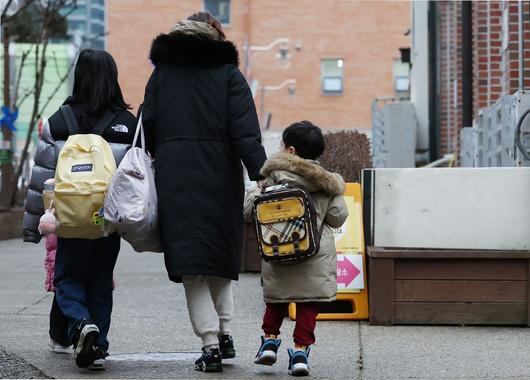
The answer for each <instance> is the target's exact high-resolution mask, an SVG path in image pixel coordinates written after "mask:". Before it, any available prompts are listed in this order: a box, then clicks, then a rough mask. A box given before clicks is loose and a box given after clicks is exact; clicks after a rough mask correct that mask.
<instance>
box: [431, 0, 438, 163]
mask: <svg viewBox="0 0 530 380" xmlns="http://www.w3.org/2000/svg"><path fill="white" fill-rule="evenodd" d="M438 16H439V13H438V4H437V2H436V1H429V10H428V18H429V20H428V26H429V27H428V33H429V43H428V44H429V47H428V49H429V161H435V160H436V159H438V158H439V152H440V123H439V120H440V96H439V95H440V72H439V70H438V69H439V62H438V58H439V39H438V32H439V24H438Z"/></svg>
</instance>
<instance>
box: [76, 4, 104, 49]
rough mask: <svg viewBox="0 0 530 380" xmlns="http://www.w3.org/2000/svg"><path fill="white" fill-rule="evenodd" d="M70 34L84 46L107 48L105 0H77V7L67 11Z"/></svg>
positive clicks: (77, 43) (77, 42)
mask: <svg viewBox="0 0 530 380" xmlns="http://www.w3.org/2000/svg"><path fill="white" fill-rule="evenodd" d="M67 12H68V16H67V22H68V34H69V36H70V37H71V39H72V41H73V42H74V43H75V44H76V45H78V46H82V47H84V48H93V49H105V48H106V20H105V0H77V4H76V7H75V9H73V10H71V11H67Z"/></svg>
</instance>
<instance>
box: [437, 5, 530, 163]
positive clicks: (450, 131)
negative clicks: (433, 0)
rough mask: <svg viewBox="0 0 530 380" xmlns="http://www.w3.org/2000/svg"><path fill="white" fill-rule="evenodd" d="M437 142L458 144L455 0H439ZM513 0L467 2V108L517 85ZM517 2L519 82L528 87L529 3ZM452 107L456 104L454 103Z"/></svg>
mask: <svg viewBox="0 0 530 380" xmlns="http://www.w3.org/2000/svg"><path fill="white" fill-rule="evenodd" d="M437 4H438V10H439V14H438V15H439V29H438V30H439V40H438V47H439V50H438V53H439V91H440V125H439V127H440V147H441V153H442V154H446V153H450V152H454V151H456V152H457V151H458V149H459V146H458V145H459V138H458V135H459V131H460V129H461V128H462V119H461V114H462V103H461V102H462V99H461V70H462V67H461V66H462V61H461V59H462V56H461V53H462V51H461V50H462V45H461V33H462V29H461V3H460V2H439V3H437ZM519 4H520V3H519V2H517V1H474V2H472V34H473V41H472V48H473V112H474V115H475V117H476V116H477V115H478V111H479V110H480V109H481V108H484V107H487V106H489V105H491V104H493V103H495V102H496V101H497V99H498V98H499V97H500V96H502V95H504V94H513V93H514V92H516V91H517V90H518V89H519V17H518V12H519ZM521 4H523V8H524V9H523V15H524V16H523V28H524V40H525V43H524V76H525V80H524V82H525V83H524V86H525V87H526V88H529V87H530V16H529V12H530V4H529V2H528V1H525V2H521ZM455 107H456V108H455Z"/></svg>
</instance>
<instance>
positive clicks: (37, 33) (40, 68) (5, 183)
mask: <svg viewBox="0 0 530 380" xmlns="http://www.w3.org/2000/svg"><path fill="white" fill-rule="evenodd" d="M12 1H13V0H7V3H6V7H5V8H3V9H2V18H3V20H2V25H3V26H4V39H5V37H6V36H5V31H6V30H7V28H9V25H10V23H12V21H13V20H16V17H15V16H16V15H19V16H20V15H21V12H22V11H23V10H24V9H26V8H28V7H30V6H31V7H34V8H35V9H32V11H33V14H34V15H36V16H35V17H36V18H37V20H38V22H37V23H34V24H33V25H32V26H33V29H32V30H30V31H29V32H27V36H26V38H27V39H30V42H31V47H30V48H29V49H28V50H26V51H24V52H23V53H22V56H21V59H20V65H19V67H18V73H17V75H16V77H17V82H16V84H15V93H14V97H13V102H12V103H13V104H9V103H8V102H6V104H7V105H8V106H10V108H12V109H18V108H19V107H20V105H21V104H22V103H24V102H25V101H27V100H31V101H32V106H31V116H30V122H29V127H28V131H27V134H26V140H25V143H24V148H23V150H22V153H21V156H20V160H19V161H18V163H17V164H16V169H15V170H11V171H9V170H6V171H4V170H3V171H2V189H1V191H0V208H9V207H12V206H13V205H14V204H15V201H16V196H17V192H18V182H19V178H20V176H21V174H22V171H23V168H24V165H25V163H26V161H27V159H28V150H29V146H30V143H31V140H32V136H33V132H34V130H35V126H36V124H37V121H38V120H39V119H40V118H41V115H42V112H43V111H44V110H45V108H46V106H47V105H48V104H49V103H50V101H51V99H52V98H53V96H54V95H55V94H57V92H58V90H59V89H60V87H61V86H62V84H63V83H64V82H65V81H66V80H67V78H68V76H69V75H70V72H71V70H72V68H73V63H72V64H71V65H70V66H69V67H68V69H67V70H66V72H64V73H63V74H62V75H60V76H59V84H58V85H57V86H56V88H55V89H54V90H53V91H52V94H51V95H50V96H49V97H48V98H47V99H45V100H43V99H42V89H43V86H44V83H45V82H44V79H45V75H46V67H47V66H48V60H49V59H50V57H49V54H48V45H49V41H50V38H51V37H54V36H55V34H56V33H57V32H56V28H57V25H58V20H63V21H64V19H65V17H66V16H67V15H68V14H69V12H72V11H74V10H75V8H76V7H77V0H26V1H24V2H23V3H22V4H19V8H18V9H17V10H16V13H15V14H14V15H10V16H9V17H8V16H7V14H8V12H7V9H8V7H9V6H10V5H11V4H12ZM19 3H20V2H19ZM4 14H5V15H6V18H5V21H4ZM23 24H26V22H25V21H24V23H23ZM35 25H36V27H35ZM7 43H9V41H7ZM7 50H8V49H7ZM30 54H31V55H33V56H34V61H35V67H34V70H33V73H32V74H33V79H34V80H33V83H32V86H31V88H29V89H27V90H26V91H24V93H23V94H22V95H21V96H19V91H20V83H21V82H20V80H21V78H22V73H23V71H24V69H25V63H26V60H27V59H28V57H29V56H30ZM52 58H53V59H54V60H55V61H54V62H55V64H56V67H57V63H56V57H52ZM25 75H31V74H25ZM5 84H6V85H9V84H8V82H5ZM5 129H6V128H5V127H4V130H5ZM2 169H4V168H2ZM6 175H7V176H6Z"/></svg>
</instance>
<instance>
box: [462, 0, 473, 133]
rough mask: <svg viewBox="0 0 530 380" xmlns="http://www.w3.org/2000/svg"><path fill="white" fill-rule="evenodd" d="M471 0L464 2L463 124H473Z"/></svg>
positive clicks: (465, 125) (469, 125)
mask: <svg viewBox="0 0 530 380" xmlns="http://www.w3.org/2000/svg"><path fill="white" fill-rule="evenodd" d="M471 7H472V4H471V1H464V2H462V126H463V127H471V126H472V125H473V45H472V44H473V31H472V12H471V10H472V8H471Z"/></svg>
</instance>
